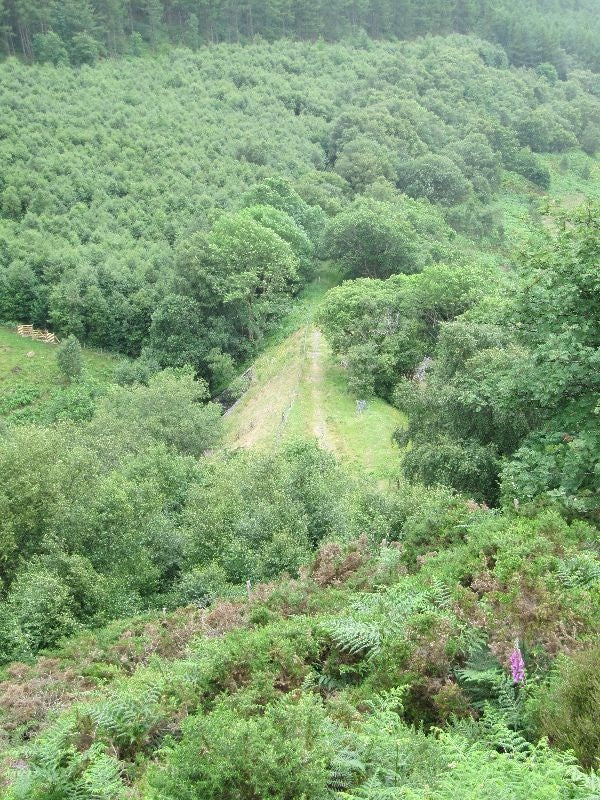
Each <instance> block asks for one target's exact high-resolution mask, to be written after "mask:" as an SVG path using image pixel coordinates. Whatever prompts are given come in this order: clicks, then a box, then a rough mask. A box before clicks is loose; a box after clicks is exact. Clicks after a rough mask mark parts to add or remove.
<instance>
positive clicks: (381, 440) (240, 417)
mask: <svg viewBox="0 0 600 800" xmlns="http://www.w3.org/2000/svg"><path fill="white" fill-rule="evenodd" d="M337 278H338V276H337V275H336V274H335V273H334V272H333V271H332V269H331V267H329V266H326V267H324V268H322V270H321V272H320V273H319V275H318V276H317V278H316V279H315V281H314V282H313V284H312V285H311V286H310V287H309V289H308V290H307V292H306V293H305V295H304V297H303V298H302V300H301V302H300V304H299V308H298V309H297V310H296V311H295V312H294V314H293V316H292V317H290V319H289V320H288V325H287V331H289V329H290V327H294V325H297V327H296V328H295V330H293V331H292V332H291V333H288V335H287V336H286V337H285V338H284V339H283V340H276V341H274V342H273V343H272V344H270V346H268V347H267V348H266V350H265V351H264V352H263V353H262V355H261V356H260V357H259V358H258V359H257V361H256V363H255V364H254V367H253V370H252V372H253V381H252V384H251V386H250V387H249V389H248V391H247V392H246V393H245V394H244V395H243V396H242V397H241V398H240V400H239V401H238V402H237V403H236V404H235V406H234V407H233V408H232V409H230V411H229V412H228V413H227V414H226V417H225V427H226V441H227V444H228V445H229V446H230V447H233V448H251V447H258V448H272V447H276V446H277V445H278V444H280V443H281V442H284V441H289V440H290V439H307V438H308V439H317V441H318V442H319V445H320V446H321V447H322V448H323V449H325V450H329V451H331V452H333V453H335V454H336V455H338V456H339V457H340V458H341V459H342V461H344V462H346V463H347V464H349V465H350V466H351V467H353V468H354V469H356V470H359V471H360V472H362V473H363V474H367V475H370V476H372V477H373V478H375V479H376V480H379V481H385V480H388V479H390V478H391V477H392V476H393V475H394V473H395V471H396V467H397V463H398V448H397V446H396V445H395V443H394V442H393V440H392V436H393V434H394V431H395V430H396V429H397V428H399V427H401V426H403V425H404V424H405V421H406V420H405V418H404V416H403V415H402V414H401V413H400V412H399V411H398V410H397V409H395V408H393V407H392V406H390V405H389V404H388V403H386V402H384V401H383V400H380V399H377V398H373V399H369V400H368V401H367V403H366V407H365V408H364V410H362V411H361V410H360V409H359V406H358V402H357V399H356V398H355V397H354V396H353V395H352V394H350V393H349V392H348V390H347V388H346V378H345V371H344V369H343V367H342V366H341V365H339V364H338V363H336V360H335V359H334V357H333V355H332V353H331V351H330V348H329V346H328V344H327V341H326V339H325V338H324V336H323V335H322V333H321V331H320V330H319V328H318V327H316V326H315V324H314V322H313V318H314V315H315V311H316V309H317V308H318V306H319V302H320V300H321V299H322V297H323V295H324V294H325V292H326V290H327V289H328V288H329V287H330V286H331V285H333V284H334V283H336V282H337ZM298 323H299V324H298Z"/></svg>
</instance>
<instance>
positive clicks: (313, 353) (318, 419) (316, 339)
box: [308, 328, 335, 452]
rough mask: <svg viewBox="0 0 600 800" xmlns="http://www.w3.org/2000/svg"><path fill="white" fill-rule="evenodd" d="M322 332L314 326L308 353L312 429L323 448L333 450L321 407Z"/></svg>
mask: <svg viewBox="0 0 600 800" xmlns="http://www.w3.org/2000/svg"><path fill="white" fill-rule="evenodd" d="M322 338H323V334H322V333H321V331H320V330H319V329H318V328H315V329H314V330H313V333H312V340H311V349H310V353H309V358H310V371H309V378H308V379H309V381H310V391H311V397H312V402H313V421H312V430H313V434H314V435H315V436H316V438H317V440H318V442H319V444H320V445H321V447H323V448H324V449H325V450H330V451H332V452H334V451H335V447H334V445H333V442H332V439H331V436H330V433H329V431H328V429H327V419H326V416H325V411H324V408H323V392H322V387H323V351H322V348H321V340H322Z"/></svg>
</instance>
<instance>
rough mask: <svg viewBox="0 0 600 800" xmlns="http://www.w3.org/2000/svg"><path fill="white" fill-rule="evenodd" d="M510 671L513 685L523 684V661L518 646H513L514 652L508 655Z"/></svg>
mask: <svg viewBox="0 0 600 800" xmlns="http://www.w3.org/2000/svg"><path fill="white" fill-rule="evenodd" d="M510 669H511V672H512V677H513V681H514V682H515V683H523V681H524V680H525V662H524V661H523V654H522V653H521V651H520V650H519V646H518V645H515V648H514V650H513V651H512V653H511V654H510Z"/></svg>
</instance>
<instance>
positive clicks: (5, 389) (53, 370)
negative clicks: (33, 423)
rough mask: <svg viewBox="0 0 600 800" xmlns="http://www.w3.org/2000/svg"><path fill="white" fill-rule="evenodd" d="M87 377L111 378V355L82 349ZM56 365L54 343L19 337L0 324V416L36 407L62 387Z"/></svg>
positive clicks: (102, 381)
mask: <svg viewBox="0 0 600 800" xmlns="http://www.w3.org/2000/svg"><path fill="white" fill-rule="evenodd" d="M83 360H84V369H85V376H86V378H88V379H90V380H93V381H97V382H99V383H105V382H108V381H110V379H111V376H112V371H113V369H114V365H115V363H116V360H115V358H114V356H110V355H108V354H105V353H98V352H96V351H93V350H84V352H83ZM64 385H65V384H64V381H63V379H62V378H61V375H60V372H59V370H58V367H57V365H56V346H55V345H50V344H45V343H44V342H36V341H34V340H32V339H25V338H23V337H21V336H18V335H17V333H16V332H15V331H14V330H11V329H10V328H6V327H2V326H0V416H4V417H7V416H9V415H10V414H12V413H14V412H16V411H19V410H20V409H23V408H26V407H27V408H35V407H38V406H39V405H41V404H42V403H43V402H44V401H45V400H47V399H48V398H49V397H50V396H51V395H52V394H54V393H55V392H56V391H58V390H60V389H61V388H62V387H64Z"/></svg>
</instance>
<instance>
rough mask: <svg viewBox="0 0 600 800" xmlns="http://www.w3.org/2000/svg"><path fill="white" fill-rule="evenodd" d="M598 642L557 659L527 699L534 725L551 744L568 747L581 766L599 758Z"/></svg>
mask: <svg viewBox="0 0 600 800" xmlns="http://www.w3.org/2000/svg"><path fill="white" fill-rule="evenodd" d="M598 664H600V645H598V644H596V645H593V646H592V647H590V648H589V649H587V650H585V651H583V652H581V653H578V654H577V655H575V656H573V657H572V658H566V657H563V658H560V659H559V660H558V663H557V665H556V671H555V673H554V675H553V676H552V679H551V680H550V682H549V683H548V684H547V685H545V686H544V687H543V688H542V689H541V691H540V692H539V695H538V696H536V697H535V698H534V699H533V700H532V701H531V702H530V708H529V711H530V714H531V717H532V719H533V720H534V722H535V725H536V728H537V730H538V731H539V733H540V734H541V735H543V736H547V737H548V740H549V741H550V743H551V744H552V745H554V746H555V747H558V748H560V749H561V750H572V751H573V752H574V753H575V755H576V756H577V758H578V759H579V761H580V762H581V763H582V764H583V766H584V767H586V768H588V769H591V768H592V767H595V766H597V765H598V763H599V759H600V725H599V724H598V720H599V718H600V672H599V671H598Z"/></svg>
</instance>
